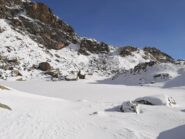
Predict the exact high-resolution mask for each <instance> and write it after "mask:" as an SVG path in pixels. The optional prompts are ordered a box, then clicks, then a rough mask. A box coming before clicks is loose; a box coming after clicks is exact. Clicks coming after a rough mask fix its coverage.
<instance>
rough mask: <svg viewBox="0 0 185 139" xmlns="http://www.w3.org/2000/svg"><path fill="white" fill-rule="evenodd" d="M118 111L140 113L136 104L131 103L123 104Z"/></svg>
mask: <svg viewBox="0 0 185 139" xmlns="http://www.w3.org/2000/svg"><path fill="white" fill-rule="evenodd" d="M120 111H121V112H135V113H140V109H139V106H138V104H137V103H133V102H132V101H126V102H123V104H122V105H121V106H120Z"/></svg>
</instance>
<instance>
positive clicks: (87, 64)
mask: <svg viewBox="0 0 185 139" xmlns="http://www.w3.org/2000/svg"><path fill="white" fill-rule="evenodd" d="M0 3H1V6H0V17H1V20H0V32H1V33H0V38H1V41H0V44H1V47H0V52H1V54H0V55H1V63H2V64H1V69H0V70H1V72H2V75H1V76H2V79H9V78H10V79H16V80H18V79H23V80H24V79H34V78H44V79H48V78H50V77H51V76H54V77H65V76H68V75H71V74H74V73H77V72H78V71H84V72H85V74H89V75H92V74H97V75H98V76H99V75H100V76H114V75H115V74H117V73H120V72H122V71H125V70H130V69H133V68H134V67H135V66H137V65H138V64H140V63H146V62H150V61H157V62H160V63H176V61H175V60H174V59H173V58H172V57H171V56H169V55H168V54H166V53H164V52H161V51H160V50H159V49H157V48H152V47H145V48H143V49H139V48H136V47H133V46H126V47H115V46H110V45H108V44H106V43H104V42H99V41H96V40H94V39H89V38H82V37H80V36H79V35H78V34H77V33H76V32H75V30H74V29H73V28H72V27H71V26H70V25H68V24H66V23H65V22H64V21H62V20H61V19H59V18H58V17H57V16H55V15H54V14H53V12H52V10H51V9H50V8H49V7H48V6H47V5H46V4H44V3H40V2H39V3H37V2H31V1H29V0H28V1H25V0H24V1H23V0H13V1H10V0H7V1H4V0H0ZM12 57H13V58H12ZM43 62H45V63H46V66H47V64H49V65H50V67H51V68H49V69H48V72H45V71H42V69H40V68H39V64H40V63H43ZM47 67H48V66H47ZM46 71H47V69H46ZM56 75H57V76H56ZM4 76H6V77H4ZM20 76H21V77H20Z"/></svg>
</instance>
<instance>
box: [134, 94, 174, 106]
mask: <svg viewBox="0 0 185 139" xmlns="http://www.w3.org/2000/svg"><path fill="white" fill-rule="evenodd" d="M133 103H135V104H144V105H166V106H174V105H176V102H175V100H174V99H173V98H172V97H169V96H166V95H157V96H146V97H141V98H138V99H136V100H134V101H133Z"/></svg>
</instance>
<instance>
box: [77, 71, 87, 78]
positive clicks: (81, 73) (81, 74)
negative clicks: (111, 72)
mask: <svg viewBox="0 0 185 139" xmlns="http://www.w3.org/2000/svg"><path fill="white" fill-rule="evenodd" d="M77 75H78V78H79V79H85V76H86V75H85V73H84V72H82V71H79V72H78V74H77Z"/></svg>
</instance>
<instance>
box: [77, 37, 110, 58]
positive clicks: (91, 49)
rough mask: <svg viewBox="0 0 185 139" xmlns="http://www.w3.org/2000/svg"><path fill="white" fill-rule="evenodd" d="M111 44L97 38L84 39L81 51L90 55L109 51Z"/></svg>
mask: <svg viewBox="0 0 185 139" xmlns="http://www.w3.org/2000/svg"><path fill="white" fill-rule="evenodd" d="M109 51H110V50H109V46H108V45H107V44H106V43H103V42H97V41H95V40H89V39H82V40H81V43H80V49H79V53H81V54H83V55H90V53H95V54H100V53H105V54H107V53H109Z"/></svg>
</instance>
